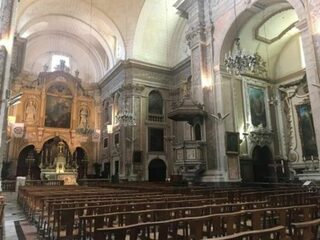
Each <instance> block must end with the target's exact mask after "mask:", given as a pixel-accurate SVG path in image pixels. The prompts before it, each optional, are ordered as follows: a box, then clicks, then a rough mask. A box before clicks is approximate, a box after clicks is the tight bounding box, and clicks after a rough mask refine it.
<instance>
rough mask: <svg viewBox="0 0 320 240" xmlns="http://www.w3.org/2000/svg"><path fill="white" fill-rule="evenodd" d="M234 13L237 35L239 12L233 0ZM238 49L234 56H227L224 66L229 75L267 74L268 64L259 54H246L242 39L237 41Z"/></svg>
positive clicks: (230, 54)
mask: <svg viewBox="0 0 320 240" xmlns="http://www.w3.org/2000/svg"><path fill="white" fill-rule="evenodd" d="M233 11H234V20H235V25H236V34H237V36H239V35H238V33H239V29H238V22H237V19H236V18H237V10H236V0H233ZM235 46H236V49H235V50H234V52H233V54H232V53H231V51H230V52H229V54H226V55H225V58H224V64H225V66H226V68H227V71H228V73H230V74H235V75H241V74H244V73H253V74H255V75H263V74H264V73H266V72H267V71H266V62H265V61H264V60H263V59H262V57H261V56H260V55H259V54H258V53H257V52H255V53H253V54H250V53H246V51H244V50H243V49H241V47H240V38H239V37H237V38H236V39H235Z"/></svg>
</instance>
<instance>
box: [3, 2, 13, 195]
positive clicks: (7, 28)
mask: <svg viewBox="0 0 320 240" xmlns="http://www.w3.org/2000/svg"><path fill="white" fill-rule="evenodd" d="M16 7H17V0H3V1H2V5H1V9H0V21H1V22H0V36H1V37H0V38H1V39H0V48H1V52H6V54H0V62H1V67H0V77H1V78H0V81H1V82H0V89H1V92H0V95H1V108H0V133H1V137H0V181H1V170H2V163H3V161H4V159H5V158H6V157H7V154H6V153H7V131H6V128H7V110H8V108H7V101H4V100H5V99H6V90H7V89H9V88H10V68H11V55H12V46H13V40H14V27H13V26H15V11H16ZM0 183H1V182H0ZM1 190H2V188H1V184H0V191H1Z"/></svg>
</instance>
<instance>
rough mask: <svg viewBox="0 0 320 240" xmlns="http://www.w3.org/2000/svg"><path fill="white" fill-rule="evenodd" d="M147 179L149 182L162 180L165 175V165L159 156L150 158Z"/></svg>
mask: <svg viewBox="0 0 320 240" xmlns="http://www.w3.org/2000/svg"><path fill="white" fill-rule="evenodd" d="M148 175H149V176H148V179H149V181H150V182H164V181H165V180H166V177H167V165H166V163H165V161H164V160H162V159H160V158H154V159H152V160H151V161H150V162H149V164H148Z"/></svg>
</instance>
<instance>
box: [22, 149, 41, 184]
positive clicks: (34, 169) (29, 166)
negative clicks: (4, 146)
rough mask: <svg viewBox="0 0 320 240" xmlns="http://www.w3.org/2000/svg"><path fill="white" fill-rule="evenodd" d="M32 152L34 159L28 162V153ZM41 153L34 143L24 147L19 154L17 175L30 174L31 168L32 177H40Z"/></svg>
mask: <svg viewBox="0 0 320 240" xmlns="http://www.w3.org/2000/svg"><path fill="white" fill-rule="evenodd" d="M30 153H32V155H33V157H34V161H33V162H32V163H31V162H30V163H28V161H27V157H28V154H30ZM38 165H39V154H38V153H37V152H36V149H35V146H34V145H31V144H30V145H27V146H25V147H23V148H22V149H21V151H20V153H19V156H18V163H17V169H16V175H17V176H28V174H29V170H30V178H31V179H40V168H39V166H38Z"/></svg>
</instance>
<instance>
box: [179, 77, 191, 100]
mask: <svg viewBox="0 0 320 240" xmlns="http://www.w3.org/2000/svg"><path fill="white" fill-rule="evenodd" d="M190 92H191V78H190V77H189V78H188V80H187V81H185V82H184V83H183V85H182V89H181V95H182V98H188V97H190Z"/></svg>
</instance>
